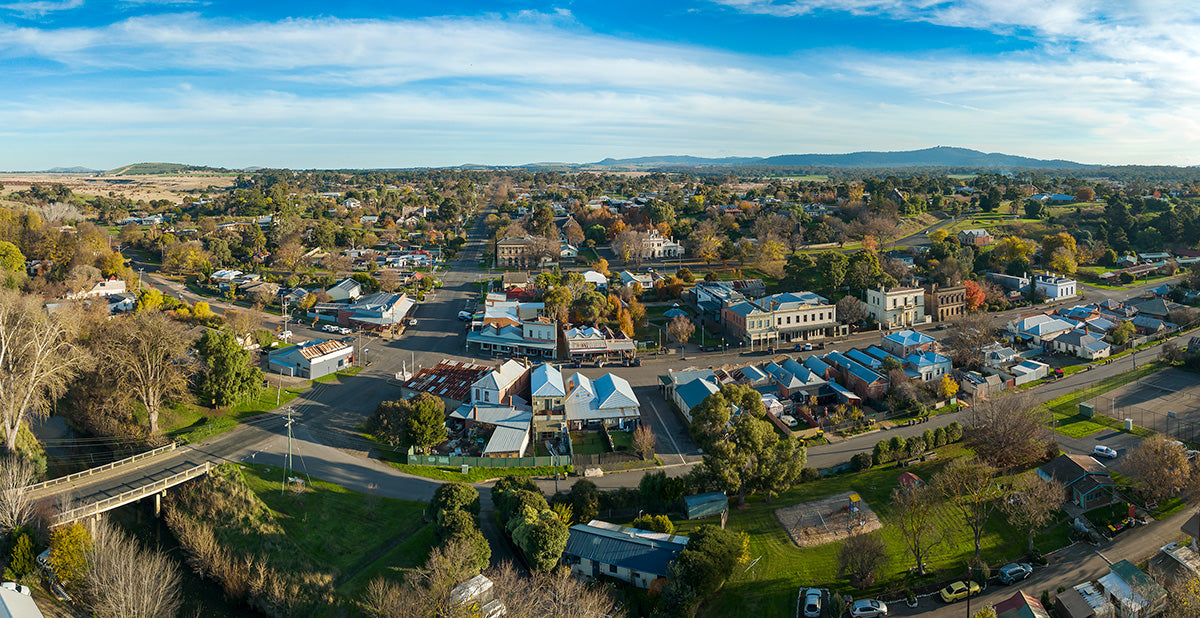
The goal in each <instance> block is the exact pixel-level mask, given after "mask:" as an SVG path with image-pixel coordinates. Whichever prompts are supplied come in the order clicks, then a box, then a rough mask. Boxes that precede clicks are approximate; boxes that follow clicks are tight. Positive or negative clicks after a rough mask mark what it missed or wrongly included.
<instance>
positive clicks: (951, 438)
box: [946, 421, 962, 444]
mask: <svg viewBox="0 0 1200 618" xmlns="http://www.w3.org/2000/svg"><path fill="white" fill-rule="evenodd" d="M959 440H962V425H960V424H958V421H954V422H953V423H950V424H949V425H946V444H953V443H955V442H958V441H959Z"/></svg>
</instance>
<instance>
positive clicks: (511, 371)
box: [471, 359, 530, 404]
mask: <svg viewBox="0 0 1200 618" xmlns="http://www.w3.org/2000/svg"><path fill="white" fill-rule="evenodd" d="M529 377H530V376H529V368H528V367H526V366H525V365H524V364H523V363H521V362H520V361H515V360H511V359H510V360H507V361H504V363H502V364H501V365H500V366H499V367H497V368H496V369H493V370H492V371H490V372H488V373H486V374H484V375H483V377H481V378H479V379H478V380H476V381H475V382H474V383H472V384H471V403H473V404H505V403H509V402H511V401H512V395H513V394H519V393H522V392H524V391H525V388H527V387H528V386H529Z"/></svg>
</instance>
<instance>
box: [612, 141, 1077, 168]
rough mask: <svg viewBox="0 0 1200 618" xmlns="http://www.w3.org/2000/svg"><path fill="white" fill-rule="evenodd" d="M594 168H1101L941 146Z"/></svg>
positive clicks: (647, 160) (669, 159) (615, 162)
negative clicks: (918, 148) (920, 148)
mask: <svg viewBox="0 0 1200 618" xmlns="http://www.w3.org/2000/svg"><path fill="white" fill-rule="evenodd" d="M590 165H591V166H593V167H604V168H633V169H646V168H657V167H847V168H894V167H958V168H982V169H1008V168H1037V169H1087V168H1093V167H1098V166H1095V165H1088V164H1084V163H1077V162H1075V161H1067V160H1065V159H1035V158H1031V157H1022V156H1017V155H1010V154H1004V153H1000V152H980V151H978V150H971V149H969V148H954V147H950V146H937V147H935V148H925V149H922V150H902V151H893V152H881V151H862V152H850V153H845V154H786V155H776V156H773V157H723V158H712V159H710V158H705V157H691V156H686V155H670V156H659V157H637V158H632V159H612V158H609V159H604V160H602V161H597V162H596V163H592V164H590Z"/></svg>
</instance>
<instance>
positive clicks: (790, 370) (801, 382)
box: [763, 358, 826, 399]
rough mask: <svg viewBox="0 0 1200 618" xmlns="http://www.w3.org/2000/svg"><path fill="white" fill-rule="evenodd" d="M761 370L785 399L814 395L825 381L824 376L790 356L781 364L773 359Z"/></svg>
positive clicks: (805, 397)
mask: <svg viewBox="0 0 1200 618" xmlns="http://www.w3.org/2000/svg"><path fill="white" fill-rule="evenodd" d="M763 371H764V372H765V373H766V374H767V375H769V376H770V377H771V381H772V382H773V383H774V385H775V387H776V388H778V389H779V396H780V397H783V398H785V399H793V398H799V399H807V398H809V397H816V396H817V393H818V392H819V391H820V390H821V387H822V386H823V385H825V383H826V380H825V379H824V378H822V377H821V376H819V375H817V374H815V373H813V372H812V370H810V369H809V368H808V367H805V366H804V365H801V364H800V363H798V362H796V361H795V359H791V358H789V359H787V360H786V361H784V362H783V365H782V366H781V365H777V364H775V362H774V361H772V362H770V363H767V364H766V366H764V367H763Z"/></svg>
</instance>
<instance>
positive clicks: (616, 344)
mask: <svg viewBox="0 0 1200 618" xmlns="http://www.w3.org/2000/svg"><path fill="white" fill-rule="evenodd" d="M469 328H470V332H468V333H467V346H468V347H476V348H477V349H478V350H479V351H480V352H482V353H485V354H493V355H498V356H521V357H528V358H534V359H569V360H585V359H622V358H627V357H631V356H633V353H634V350H635V348H636V346H635V342H634V340H633V339H632V338H630V337H629V336H628V335H626V334H625V333H624V332H622V331H620V330H618V329H611V328H608V327H606V326H586V325H577V326H571V325H569V324H560V323H559V322H558V320H556V319H553V318H552V317H550V316H547V315H546V306H545V304H544V303H535V302H520V301H513V300H508V298H507V297H506V296H505V295H504V294H501V293H492V294H488V296H487V298H486V299H485V300H484V304H483V307H482V309H481V310H480V311H478V312H476V313H475V314H473V315H472V316H471V318H470V327H469Z"/></svg>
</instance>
